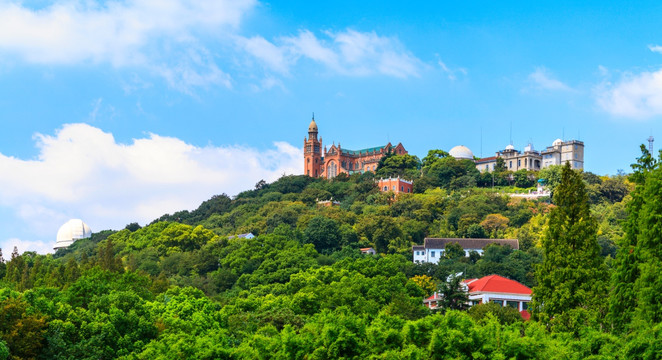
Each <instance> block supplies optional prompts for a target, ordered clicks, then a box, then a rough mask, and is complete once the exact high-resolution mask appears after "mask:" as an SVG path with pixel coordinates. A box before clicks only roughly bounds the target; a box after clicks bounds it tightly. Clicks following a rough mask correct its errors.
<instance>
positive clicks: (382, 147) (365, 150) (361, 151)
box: [340, 144, 388, 155]
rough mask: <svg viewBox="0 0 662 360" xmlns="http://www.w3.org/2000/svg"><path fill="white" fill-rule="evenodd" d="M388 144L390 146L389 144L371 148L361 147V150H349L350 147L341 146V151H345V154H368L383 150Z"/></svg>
mask: <svg viewBox="0 0 662 360" xmlns="http://www.w3.org/2000/svg"><path fill="white" fill-rule="evenodd" d="M387 146H388V144H387V145H382V146H375V147H371V148H367V149H361V150H349V149H344V148H341V149H340V152H341V153H343V154H349V155H366V154H368V153H378V152H381V151H382V150H384V148H386V147H387Z"/></svg>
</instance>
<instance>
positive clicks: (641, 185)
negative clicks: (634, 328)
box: [608, 145, 659, 331]
mask: <svg viewBox="0 0 662 360" xmlns="http://www.w3.org/2000/svg"><path fill="white" fill-rule="evenodd" d="M641 153H642V154H641V156H640V157H639V158H638V159H637V162H636V163H635V164H632V169H633V170H634V172H633V173H632V175H630V180H631V181H632V182H633V183H634V184H635V189H634V191H633V192H632V193H631V196H632V200H631V201H630V202H628V204H627V211H628V218H627V220H626V221H625V223H624V224H623V228H624V230H625V236H624V237H623V239H622V240H621V241H620V242H619V244H618V245H619V250H618V254H617V255H616V260H615V264H614V271H613V274H612V278H611V285H612V290H611V293H610V297H609V313H608V318H609V321H610V322H611V325H612V327H613V328H614V329H615V330H616V331H621V330H624V329H625V328H626V327H627V325H628V324H629V323H630V321H631V320H632V316H633V313H634V310H635V307H636V304H637V294H636V290H635V282H636V281H637V280H638V279H639V278H640V251H639V248H640V247H639V246H638V245H639V238H640V236H641V231H642V229H641V227H640V223H639V218H640V216H641V212H642V208H643V207H644V204H645V203H646V202H647V200H649V199H646V198H645V196H644V192H645V187H646V182H647V179H648V178H649V177H650V174H651V172H652V171H659V163H658V161H657V160H656V159H655V158H653V157H652V156H651V154H650V152H648V150H647V149H646V147H645V146H644V145H641Z"/></svg>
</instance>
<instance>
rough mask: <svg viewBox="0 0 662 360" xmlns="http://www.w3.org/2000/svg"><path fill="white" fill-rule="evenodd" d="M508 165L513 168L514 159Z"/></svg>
mask: <svg viewBox="0 0 662 360" xmlns="http://www.w3.org/2000/svg"><path fill="white" fill-rule="evenodd" d="M508 167H509V168H511V169H512V168H513V161H512V160H510V161H509V162H508Z"/></svg>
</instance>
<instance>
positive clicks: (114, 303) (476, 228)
mask: <svg viewBox="0 0 662 360" xmlns="http://www.w3.org/2000/svg"><path fill="white" fill-rule="evenodd" d="M644 155H645V154H644ZM469 163H470V161H469V162H465V161H462V160H455V159H453V158H450V157H448V156H446V154H444V153H443V152H439V151H431V152H430V154H429V155H428V156H427V157H426V158H424V159H423V160H422V161H419V160H418V159H417V158H415V157H412V156H409V155H403V156H396V155H393V156H389V157H387V158H385V159H383V161H382V162H380V165H379V168H378V170H377V172H376V174H373V173H364V174H355V175H352V176H338V177H336V178H334V179H333V180H324V179H313V178H310V177H307V176H283V177H282V178H280V179H279V180H278V181H276V182H274V183H271V184H267V183H264V182H260V183H258V184H256V185H255V186H254V188H253V189H251V190H247V191H244V192H242V193H240V194H238V195H237V196H235V197H234V198H230V197H229V196H227V195H225V194H222V195H216V196H213V197H212V198H210V199H209V200H207V201H205V202H203V203H202V204H201V205H200V206H199V207H198V208H197V209H195V210H193V211H180V212H177V213H174V214H166V215H163V216H161V217H160V218H158V219H156V220H154V221H153V222H152V223H150V224H149V225H146V226H144V227H141V226H140V225H138V224H135V223H133V224H129V225H127V227H126V228H125V229H122V230H119V231H116V230H107V231H102V232H99V233H95V234H93V236H92V237H91V238H89V239H83V240H79V241H77V242H75V243H74V244H73V245H72V246H70V247H69V248H67V249H62V250H59V251H58V252H57V253H56V254H54V255H46V256H43V255H37V254H34V253H29V252H26V253H24V254H17V253H13V254H12V255H11V259H9V260H7V261H3V262H2V263H0V278H1V279H3V280H2V282H1V283H0V284H1V287H2V289H1V290H0V318H2V319H7V321H4V322H3V323H2V324H0V339H2V341H3V342H0V359H2V358H3V351H5V350H3V349H8V350H7V351H8V354H10V355H11V356H13V357H15V358H76V359H78V358H90V359H92V358H94V359H99V358H101V359H105V358H145V359H153V358H164V359H165V358H173V359H174V358H198V359H199V358H209V359H212V358H306V359H327V358H375V359H378V358H379V359H381V358H412V359H425V358H511V357H515V358H541V359H542V358H544V359H552V358H577V359H580V358H587V357H589V356H591V355H595V356H605V357H607V358H609V357H615V356H620V355H619V354H623V351H630V350H631V349H632V347H635V346H638V347H639V348H638V349H643V350H642V351H647V350H646V349H648V346H653V345H651V344H654V342H653V343H650V344H649V343H647V342H646V341H653V340H636V341H635V340H632V339H633V338H630V337H619V336H618V334H617V333H616V332H604V331H603V330H604V329H605V328H606V327H605V325H607V326H609V324H607V323H606V320H605V319H604V316H600V315H599V314H598V312H597V311H598V310H595V311H593V309H591V311H592V314H593V315H595V316H593V315H592V316H588V318H582V319H584V320H581V319H580V320H577V321H576V322H575V323H574V324H575V325H573V326H574V327H570V328H568V327H565V328H561V327H558V328H555V330H553V332H552V333H550V332H549V329H550V326H549V324H546V323H544V322H542V321H540V322H539V321H529V322H526V323H523V322H521V321H519V320H518V319H515V320H513V319H512V317H510V318H509V317H507V316H505V315H504V316H502V315H499V314H496V313H495V314H494V315H486V313H480V312H477V311H474V312H469V313H466V312H458V311H447V312H439V313H431V312H430V310H428V309H427V308H426V307H424V306H423V304H422V301H421V300H422V299H423V298H424V297H425V296H428V295H430V293H431V292H432V291H434V290H435V289H436V288H437V286H438V285H440V284H442V283H444V282H445V281H446V279H447V277H448V276H449V275H450V274H455V273H458V272H461V273H463V276H465V277H481V276H484V275H490V274H499V275H502V276H504V277H508V278H511V279H514V280H517V281H519V282H521V283H523V284H525V285H528V286H531V287H533V286H537V285H539V284H538V282H537V280H536V279H537V278H536V274H535V266H536V264H539V263H541V262H542V261H543V247H542V245H543V244H542V243H543V239H544V238H545V236H546V234H547V231H548V226H547V224H548V219H549V214H550V213H551V212H553V211H554V209H555V208H557V206H556V205H555V204H554V202H553V201H552V199H549V198H543V199H540V200H535V201H531V200H525V199H521V198H514V197H510V196H509V195H508V194H509V193H513V192H517V191H520V192H524V191H527V188H529V187H530V186H533V185H534V184H535V182H536V180H537V179H538V178H542V179H544V181H546V182H547V184H548V186H549V187H551V188H552V189H553V191H555V190H556V188H557V187H558V186H562V185H561V184H562V182H561V172H562V169H561V168H560V167H558V168H552V169H549V170H546V171H541V172H540V173H539V174H535V173H523V174H522V173H519V174H518V173H509V172H507V171H504V170H500V171H498V172H496V173H495V174H494V180H493V177H492V174H489V173H488V174H481V173H478V172H477V171H476V170H475V167H471V166H470V164H469ZM655 164H657V163H655ZM649 167H650V166H649ZM654 168H655V171H654V172H652V170H649V169H648V168H647V169H645V170H642V169H641V168H636V167H635V174H634V175H633V176H634V177H635V180H632V181H631V180H629V179H628V178H627V177H626V176H624V175H619V176H612V177H599V176H596V175H594V174H591V173H589V172H585V173H582V174H580V175H579V176H581V178H582V182H583V185H582V186H583V189H584V190H582V191H585V192H586V194H587V199H588V201H589V203H590V209H591V214H592V217H593V218H595V221H596V233H595V234H594V235H595V236H596V237H597V241H598V243H599V244H600V249H601V254H600V255H599V256H600V262H602V263H604V264H606V266H608V267H613V266H612V264H614V263H615V262H616V261H615V260H614V259H615V258H616V254H617V250H618V247H617V244H621V243H623V242H624V241H626V239H627V238H628V235H627V231H628V230H627V229H628V228H627V227H626V228H625V229H624V228H622V227H621V223H622V222H623V221H624V220H626V219H627V217H628V211H627V210H626V209H627V208H628V205H627V204H628V203H629V202H631V201H632V200H631V198H632V196H631V195H628V193H629V192H630V190H631V189H633V188H634V186H635V184H637V186H643V185H641V184H643V183H644V182H643V181H642V180H641V178H647V177H654V176H657V174H658V173H660V171H661V170H660V169H659V167H658V166H657V165H655V166H654ZM651 172H652V174H649V173H651ZM387 176H402V177H406V178H409V179H412V180H413V181H414V193H413V194H400V195H399V196H398V197H397V198H394V197H393V194H392V193H388V192H386V193H384V192H380V191H379V189H378V188H377V186H376V185H375V179H376V178H379V177H387ZM637 176H639V177H638V178H637ZM630 179H632V176H631V177H630ZM493 181H494V182H495V183H496V187H494V188H493V187H492V183H493ZM518 186H523V187H518ZM559 189H563V188H559ZM649 191H654V190H649ZM635 193H637V192H636V190H635ZM321 200H333V201H338V202H339V204H338V205H337V206H320V205H319V204H318V201H321ZM630 231H632V230H630ZM249 232H250V233H252V234H254V235H256V237H255V238H252V239H246V238H240V237H235V235H237V234H243V233H249ZM425 237H473V238H517V239H519V241H520V250H512V249H510V248H508V247H501V246H489V247H487V248H486V249H485V253H484V254H483V255H482V256H481V255H479V254H478V253H474V254H471V256H469V257H464V256H463V255H462V254H460V255H457V253H453V252H452V251H449V252H448V253H447V256H446V258H444V259H442V260H441V261H440V262H439V264H438V265H436V264H414V263H413V262H412V261H411V260H412V253H411V246H412V245H413V244H420V243H422V241H423V239H424V238H425ZM365 247H373V248H375V249H376V250H377V252H378V255H374V256H371V255H364V254H362V253H361V252H360V251H359V249H360V248H365ZM609 271H610V273H611V272H614V270H613V269H612V270H609ZM600 311H606V309H604V308H603V309H602V310H600ZM581 316H584V317H586V316H585V315H581ZM656 326H657V325H656ZM658 327H659V326H658ZM607 328H608V327H607ZM636 331H648V330H647V329H644V330H636ZM637 341H638V342H637ZM5 352H6V351H5ZM6 353H7V352H6ZM5 357H6V356H5Z"/></svg>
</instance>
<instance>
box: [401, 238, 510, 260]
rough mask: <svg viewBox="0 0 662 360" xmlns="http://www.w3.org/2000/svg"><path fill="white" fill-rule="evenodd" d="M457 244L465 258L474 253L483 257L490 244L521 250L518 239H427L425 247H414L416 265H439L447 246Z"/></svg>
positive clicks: (424, 243) (424, 242)
mask: <svg viewBox="0 0 662 360" xmlns="http://www.w3.org/2000/svg"><path fill="white" fill-rule="evenodd" d="M448 243H457V244H459V245H460V246H461V247H462V249H463V250H464V256H469V254H470V253H471V252H472V251H475V252H477V253H478V254H480V255H483V249H484V248H485V247H486V246H488V245H490V244H498V245H508V246H510V247H512V248H513V249H516V250H519V241H518V240H517V239H458V238H425V240H423V245H414V246H412V252H413V261H414V263H433V264H438V263H439V260H440V259H441V258H442V257H443V255H444V252H445V249H446V244H448Z"/></svg>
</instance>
